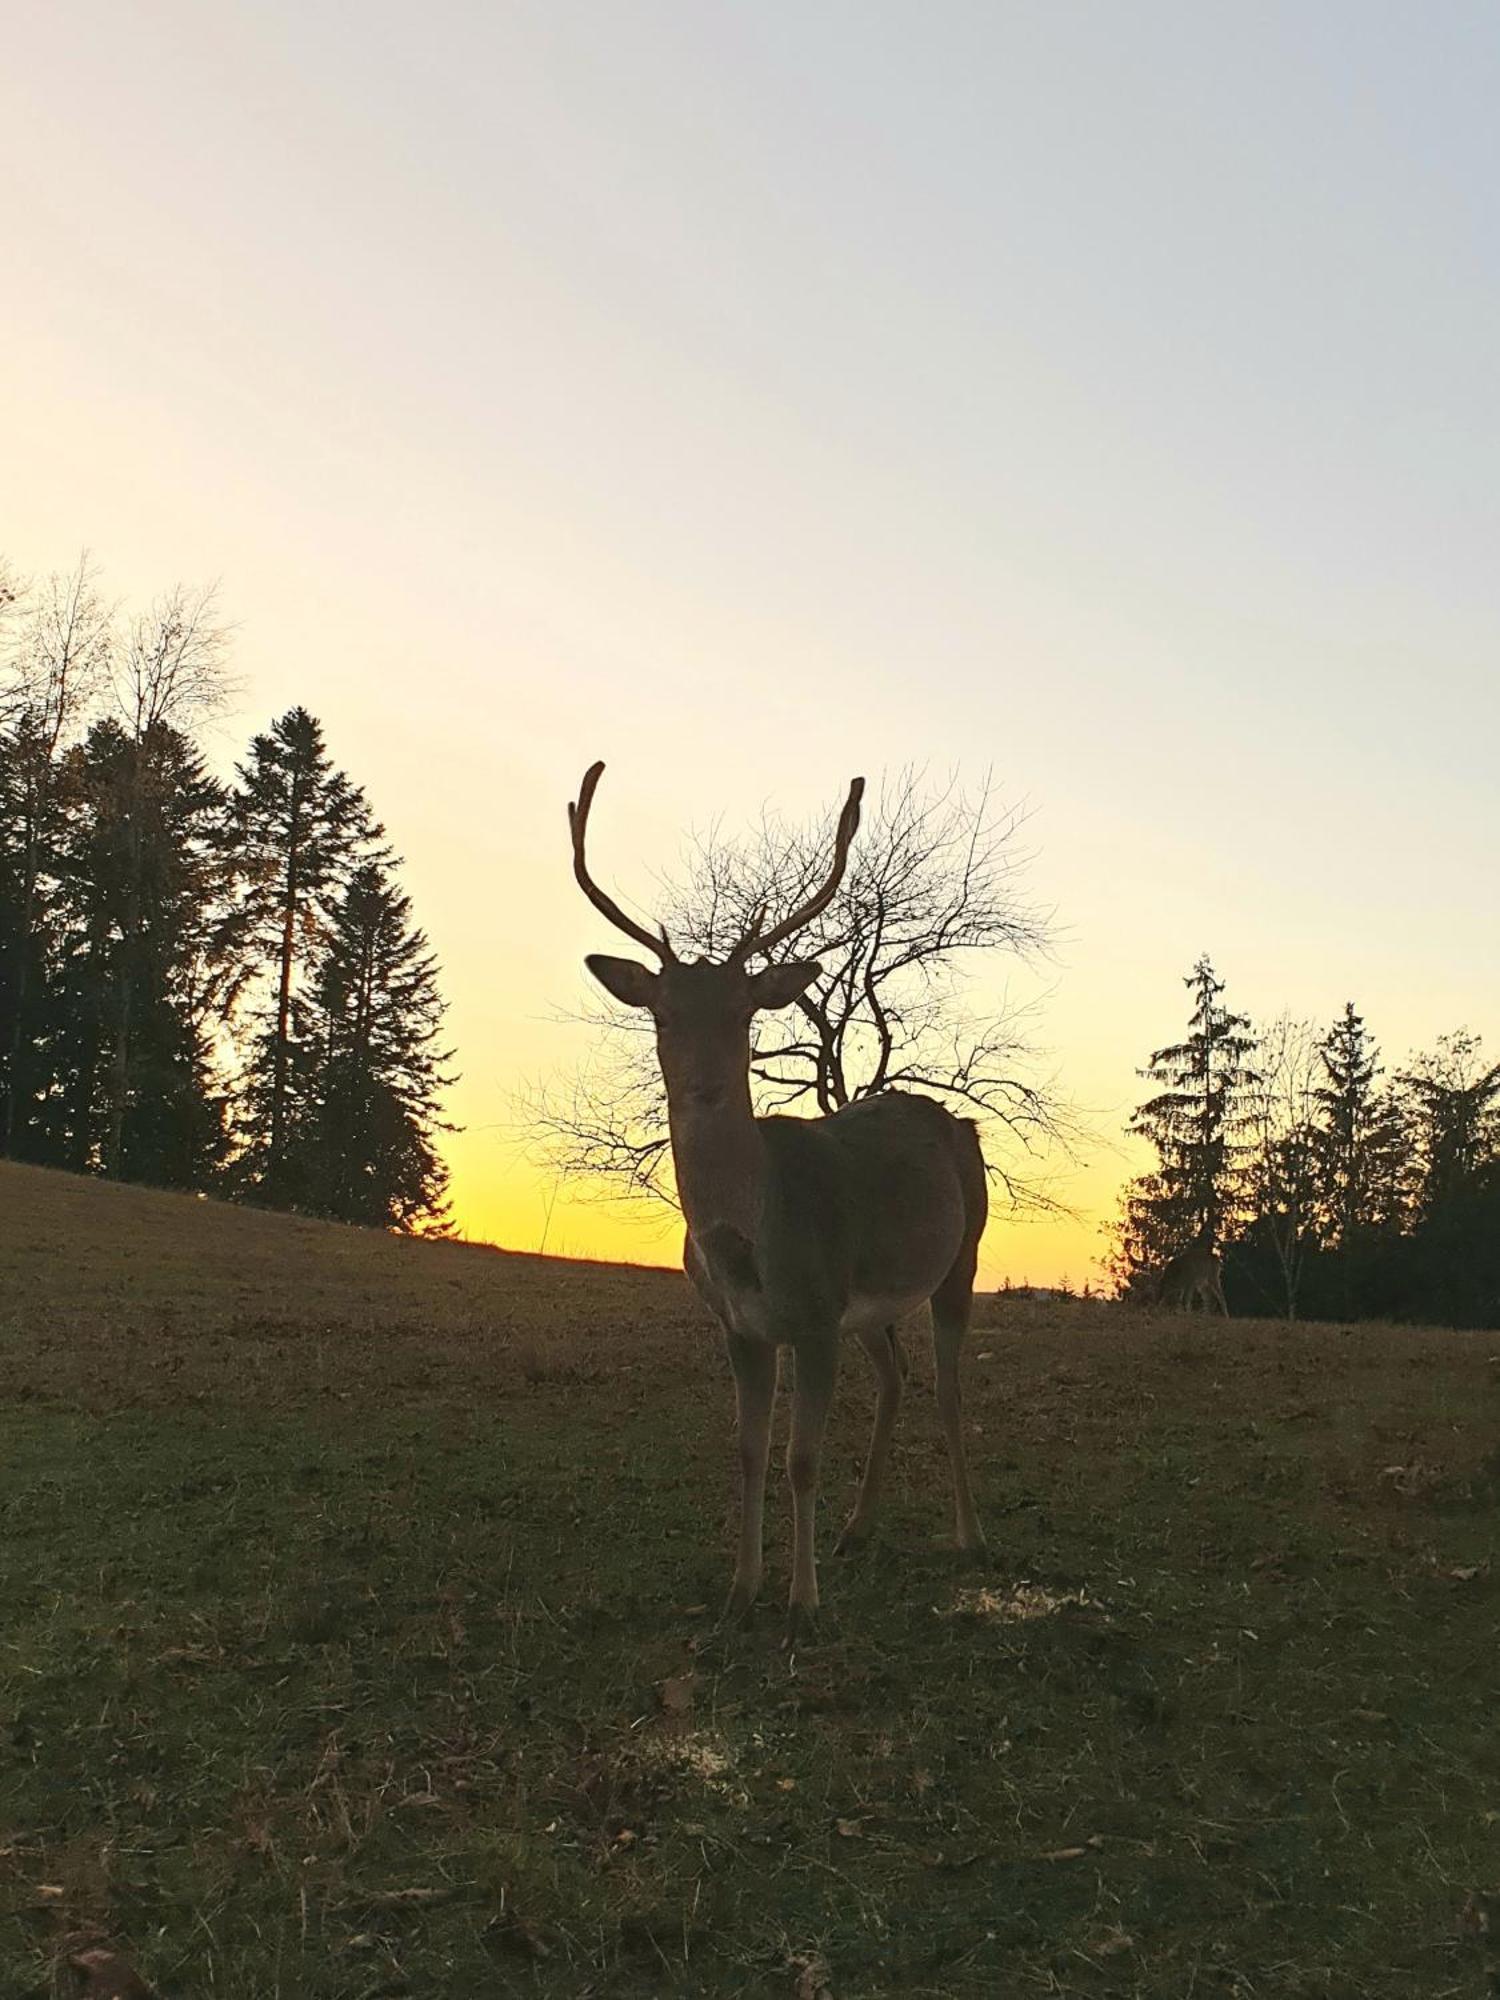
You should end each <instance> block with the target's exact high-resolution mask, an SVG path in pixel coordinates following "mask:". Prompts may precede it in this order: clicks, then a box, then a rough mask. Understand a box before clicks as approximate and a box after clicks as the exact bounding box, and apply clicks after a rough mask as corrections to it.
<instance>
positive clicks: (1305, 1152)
mask: <svg viewBox="0 0 1500 2000" xmlns="http://www.w3.org/2000/svg"><path fill="white" fill-rule="evenodd" d="M1320 1039H1321V1038H1320V1035H1319V1031H1318V1028H1317V1026H1316V1024H1315V1023H1314V1022H1312V1021H1298V1020H1294V1019H1293V1018H1292V1016H1291V1015H1290V1014H1282V1015H1280V1016H1279V1017H1278V1018H1277V1019H1276V1020H1274V1021H1272V1022H1271V1023H1270V1024H1269V1026H1267V1027H1263V1028H1261V1029H1259V1030H1258V1031H1257V1045H1256V1070H1255V1074H1254V1077H1253V1078H1252V1079H1251V1082H1250V1085H1249V1089H1248V1092H1247V1097H1246V1126H1245V1133H1246V1138H1247V1139H1248V1141H1249V1143H1250V1148H1251V1150H1250V1157H1249V1162H1248V1170H1247V1176H1246V1179H1247V1194H1248V1202H1249V1208H1250V1215H1251V1219H1250V1225H1249V1229H1250V1235H1251V1236H1252V1238H1255V1239H1258V1240H1259V1242H1260V1243H1261V1244H1262V1245H1263V1246H1264V1247H1265V1248H1266V1249H1267V1250H1268V1251H1269V1253H1270V1256H1271V1261H1272V1262H1273V1263H1274V1265H1275V1268H1276V1272H1277V1276H1278V1278H1279V1280H1280V1285H1281V1295H1282V1296H1281V1304H1282V1307H1283V1310H1284V1311H1285V1313H1286V1316H1287V1318H1288V1319H1295V1318H1296V1317H1297V1303H1298V1300H1299V1298H1300V1296H1301V1290H1302V1279H1303V1275H1304V1272H1305V1269H1306V1265H1307V1257H1308V1252H1309V1250H1311V1249H1313V1248H1314V1247H1315V1246H1316V1242H1317V1209H1318V1189H1319V1171H1318V1170H1319V1155H1318V1140H1317V1131H1318V1110H1319V1104H1320V1098H1319V1086H1320V1084H1321V1083H1322V1080H1323V1069H1322V1063H1321V1060H1320V1056H1319V1048H1320Z"/></svg>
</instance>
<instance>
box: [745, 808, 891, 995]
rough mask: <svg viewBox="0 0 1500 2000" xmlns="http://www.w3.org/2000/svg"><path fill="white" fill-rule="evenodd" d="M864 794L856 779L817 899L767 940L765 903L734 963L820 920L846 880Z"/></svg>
mask: <svg viewBox="0 0 1500 2000" xmlns="http://www.w3.org/2000/svg"><path fill="white" fill-rule="evenodd" d="M864 792H865V781H864V779H863V778H855V779H854V780H853V782H852V783H851V784H850V786H849V796H848V798H847V799H845V801H844V810H843V811H842V812H841V813H840V814H839V826H838V832H837V833H836V834H835V835H834V839H833V866H832V867H831V868H830V869H829V871H828V879H827V881H826V882H825V883H824V884H823V886H822V888H821V889H819V890H818V892H817V894H816V895H814V896H810V897H809V898H808V900H807V901H806V902H805V903H803V904H802V905H801V907H800V908H799V909H795V910H793V912H792V914H791V915H790V916H789V917H787V918H785V919H784V920H783V921H782V922H781V923H779V924H778V925H777V926H776V928H775V929H774V930H773V931H769V932H768V933H767V934H766V936H765V937H762V936H761V934H760V927H761V925H762V924H763V923H764V922H765V920H766V906H765V904H764V903H762V904H761V906H760V908H759V909H758V910H757V911H756V912H755V915H754V916H753V917H752V918H751V919H750V928H749V930H748V931H746V933H745V935H744V936H743V937H742V938H741V939H740V941H739V943H738V944H737V945H736V946H735V948H734V950H733V951H732V952H731V953H730V954H729V956H730V958H731V960H735V959H738V960H740V961H743V960H745V959H747V958H749V956H750V955H751V953H752V952H771V951H774V950H775V949H776V947H777V945H779V944H784V943H785V942H786V940H787V939H788V938H789V937H790V936H791V935H792V933H793V932H794V931H800V930H801V929H802V926H803V925H804V924H810V923H811V922H812V920H813V918H814V917H820V916H821V915H822V914H823V912H824V911H825V910H826V909H827V908H828V905H829V904H830V903H831V902H832V901H833V898H834V894H835V892H836V891H837V889H838V886H839V884H840V882H842V881H843V879H844V868H845V865H846V863H847V862H848V859H849V844H850V842H851V841H852V840H853V838H854V836H855V833H856V832H857V831H858V829H859V802H860V800H861V799H862V798H863V797H864Z"/></svg>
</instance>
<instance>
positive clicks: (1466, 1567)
mask: <svg viewBox="0 0 1500 2000" xmlns="http://www.w3.org/2000/svg"><path fill="white" fill-rule="evenodd" d="M1481 1567H1482V1565H1481V1564H1479V1563H1464V1564H1462V1565H1460V1566H1459V1567H1458V1568H1456V1569H1450V1570H1449V1572H1448V1574H1449V1576H1451V1577H1452V1578H1453V1581H1454V1582H1455V1583H1472V1582H1473V1581H1474V1579H1475V1577H1476V1576H1478V1574H1479V1572H1480V1569H1481Z"/></svg>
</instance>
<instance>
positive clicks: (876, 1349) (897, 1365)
mask: <svg viewBox="0 0 1500 2000" xmlns="http://www.w3.org/2000/svg"><path fill="white" fill-rule="evenodd" d="M859 1344H860V1346H861V1347H862V1348H863V1349H864V1350H865V1353H866V1354H868V1355H869V1357H870V1360H871V1363H872V1364H873V1366H874V1369H875V1375H876V1381H877V1384H878V1387H877V1394H876V1401H875V1427H874V1429H873V1430H872V1431H871V1433H870V1452H869V1456H868V1457H867V1458H866V1460H865V1476H864V1478H863V1479H862V1480H861V1481H860V1485H859V1498H858V1499H857V1500H856V1501H855V1503H854V1512H853V1513H852V1514H851V1515H850V1516H849V1519H848V1520H847V1522H845V1524H844V1532H843V1533H842V1534H841V1535H840V1536H839V1538H838V1542H837V1543H836V1545H835V1547H834V1554H835V1555H843V1554H845V1553H846V1552H847V1551H848V1550H850V1549H852V1548H855V1547H856V1546H857V1545H858V1544H859V1543H860V1542H862V1541H863V1540H864V1538H865V1536H866V1535H868V1534H869V1532H870V1526H871V1523H872V1522H873V1521H874V1518H875V1508H876V1504H877V1502H878V1501H879V1499H880V1489H881V1486H882V1485H883V1484H884V1481H885V1469H886V1465H887V1463H888V1462H889V1460H890V1455H891V1433H892V1431H894V1429H895V1428H896V1412H897V1411H898V1410H899V1409H900V1407H901V1389H902V1384H903V1383H904V1381H905V1378H906V1369H905V1366H904V1363H905V1360H906V1356H905V1355H904V1354H903V1353H902V1352H901V1345H900V1342H899V1341H898V1340H897V1338H896V1329H895V1327H893V1326H869V1327H866V1328H865V1330H864V1331H863V1333H861V1334H860V1336H859Z"/></svg>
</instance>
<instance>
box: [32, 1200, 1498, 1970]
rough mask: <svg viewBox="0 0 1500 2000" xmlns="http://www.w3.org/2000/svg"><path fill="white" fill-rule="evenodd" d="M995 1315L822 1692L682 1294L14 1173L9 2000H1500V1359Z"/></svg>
mask: <svg viewBox="0 0 1500 2000" xmlns="http://www.w3.org/2000/svg"><path fill="white" fill-rule="evenodd" d="M980 1322H981V1323H980V1326H979V1328H978V1329H977V1331H976V1337H975V1340H974V1343H973V1351H972V1354H971V1358H970V1366H969V1369H968V1380H969V1384H970V1401H969V1409H970V1415H971V1418H972V1423H973V1428H974V1432H975V1436H974V1439H973V1446H972V1450H973V1457H974V1460H975V1471H976V1482H977V1485H978V1489H979V1495H980V1502H981V1507H982V1510H983V1512H984V1515H985V1519H986V1523H987V1527H988V1530H989V1534H990V1540H991V1551H992V1553H991V1555H990V1556H989V1558H987V1559H986V1560H985V1561H984V1562H982V1563H979V1564H977V1565H976V1564H969V1565H964V1564H962V1563H961V1562H960V1561H959V1559H958V1558H956V1557H955V1556H953V1555H951V1554H949V1553H947V1552H945V1551H944V1549H943V1547H942V1545H941V1537H942V1535H943V1533H944V1532H945V1531H946V1528H947V1521H948V1492H947V1483H946V1471H945V1468H944V1464H943V1460H942V1454H941V1445H940V1440H939V1434H938V1429H937V1424H936V1419H935V1414H934V1411H933V1409H932V1404H931V1398H930V1395H929V1394H927V1393H926V1389H925V1384H926V1381H927V1378H928V1372H929V1371H928V1370H927V1367H926V1356H925V1352H924V1348H925V1342H924V1341H923V1340H921V1339H917V1340H914V1341H913V1342H912V1345H913V1348H914V1351H915V1354H916V1356H917V1361H918V1368H917V1375H916V1378H915V1380H914V1390H915V1393H914V1394H913V1396H912V1398H911V1401H910V1404H909V1406H908V1409H907V1411H906V1412H905V1413H904V1416H903V1437H902V1441H901V1443H900V1445H899V1447H898V1460H897V1465H896V1468H895V1472H894V1476H893V1481H892V1488H891V1491H890V1494H889V1498H888V1502H887V1507H886V1513H885V1516H884V1519H883V1523H882V1530H881V1532H880V1533H879V1535H878V1536H877V1540H876V1542H875V1545H874V1546H873V1547H872V1548H871V1549H870V1550H869V1551H868V1552H867V1553H864V1554H861V1555H860V1556H858V1557H856V1558H853V1559H850V1560H849V1561H847V1562H835V1561H833V1560H832V1559H827V1560H825V1562H824V1565H823V1583H824V1595H825V1600H826V1607H827V1608H826V1611H825V1620H824V1627H823V1630H822V1633H821V1634H820V1639H819V1643H818V1644H817V1645H816V1646H815V1647H813V1648H812V1649H810V1650H809V1651H807V1652H806V1653H804V1654H803V1655H802V1656H801V1657H800V1658H799V1659H798V1660H797V1661H796V1662H795V1668H794V1670H791V1669H789V1668H788V1665H787V1663H786V1662H785V1661H784V1660H783V1659H782V1658H781V1656H780V1654H779V1653H778V1651H777V1649H776V1637H777V1634H778V1630H779V1602H778V1598H779V1595H780V1593H781V1591H783V1590H784V1587H785V1577H786V1559H787V1518H786V1507H785V1502H784V1499H783V1496H782V1493H781V1491H780V1486H779V1482H778V1483H777V1485H776V1487H775V1488H774V1489H773V1498H772V1504H771V1507H770V1510H769V1513H770V1525H769V1531H768V1551H769V1556H770V1567H771V1589H770V1594H769V1597H768V1602H767V1606H766V1608H765V1611H764V1614H763V1616H762V1618H761V1619H760V1621H759V1622H758V1623H757V1624H756V1625H755V1627H754V1628H753V1629H752V1630H751V1631H749V1632H748V1633H746V1634H744V1635H743V1636H740V1637H737V1638H736V1639H735V1640H734V1641H732V1642H725V1641H723V1640H721V1639H719V1638H717V1637H715V1636H714V1635H713V1633H712V1632H711V1630H710V1627H711V1624H712V1618H711V1609H712V1608H713V1607H716V1606H717V1604H718V1602H719V1599H720V1597H721V1595H722V1592H723V1590H724V1588H725V1585H726V1583H727V1577H728V1538H727V1523H728V1518H729V1509H730V1504H731V1476H730V1458H729V1445H730V1436H731V1399H730V1392H729V1386H728V1381H727V1374H726V1370H725V1368H724V1366H723V1364H722V1361H721V1359H720V1357H719V1353H718V1349H717V1346H716V1344H715V1341H714V1338H713V1336H712V1332H711V1329H710V1328H709V1327H708V1325H707V1323H706V1322H705V1320H704V1317H703V1315H702V1313H701V1311H700V1310H699V1308H698V1307H697V1305H696V1304H695V1302H694V1301H693V1299H692V1298H691V1295H690V1294H689V1292H688V1290H687V1287H686V1285H685V1282H684V1281H683V1280H682V1279H681V1278H680V1277H677V1276H675V1275H673V1274H668V1273H662V1272H657V1271H649V1270H631V1269H618V1268H605V1267H597V1266H587V1265H578V1264H570V1263H567V1262H564V1261H561V1260H555V1259H541V1258H534V1257H518V1256H508V1255H505V1254H503V1253H500V1252H496V1251H491V1250H484V1249H478V1248H473V1247H468V1246H462V1245H447V1244H424V1243H406V1242H400V1241H396V1240H393V1239H390V1238H385V1237H380V1236H373V1235H369V1234H366V1233H363V1232H359V1231H353V1230H347V1229H342V1228H339V1227H336V1226H332V1225H327V1224H319V1223H310V1222H304V1221H300V1220H296V1219H288V1218H285V1217H276V1216H269V1215H260V1214H256V1213H253V1212H249V1211H243V1210H235V1209H229V1208H225V1207H221V1206H218V1205H216V1204H213V1203H208V1202H200V1201H195V1200H192V1199H189V1198H182V1197H174V1196H168V1195H159V1194H153V1193H149V1192H144V1191H141V1190H134V1189H121V1188H113V1187H108V1186H104V1185H101V1184H98V1183H95V1182H87V1181H79V1180H74V1179H71V1178H69V1177H66V1176H62V1175H55V1174H46V1173H39V1172H34V1171H30V1170H26V1169H20V1168H16V1167H11V1166H6V1165H4V1164H3V1163H0V1992H3V1993H5V1994H7V1995H9V1994H17V1995H22V1996H26V1995H34V1996H37V1997H38V2000H40V1996H44V1995H45V1996H51V1995H53V1994H54V1993H57V1992H66V1991H68V1990H69V1987H68V1983H67V1982H68V1980H69V1978H70V1977H72V1976H73V1975H71V1974H70V1972H69V1969H68V1967H69V1959H70V1956H71V1955H72V1954H75V1953H76V1952H77V1951H78V1950H79V1949H80V1948H82V1947H85V1946H89V1945H102V1944H106V1943H107V1944H108V1945H109V1946H110V1947H111V1948H112V1949H114V1950H117V1951H118V1952H119V1953H121V1954H122V1955H124V1956H125V1957H126V1958H127V1959H128V1960H129V1962H130V1963H132V1964H133V1965H135V1966H136V1967H137V1968H138V1969H139V1970H140V1971H141V1972H142V1973H143V1974H144V1975H146V1976H147V1977H148V1978H149V1979H150V1980H151V1982H152V1983H153V1985H154V1986H155V1987H156V1988H157V1989H158V1990H159V1992H160V1993H161V1994H163V1995H164V1996H172V1995H180V1996H189V1995H191V1996H199V1995H206V1994H213V1995H225V1996H246V2000H249V1996H252V1995H253V1996H255V1997H256V2000H272V1996H286V2000H321V1996H329V2000H333V1996H339V1997H340V2000H343V1996H348V2000H356V1996H359V1997H360V2000H376V1996H379V1995H396V1994H402V1993H411V1994H413V1995H424V1996H425V1995H437V1996H447V1995H453V1996H460V1995H462V1996H472V1995H489V1994H503V1993H512V1992H515V1993H537V1994H546V1995H559V1996H561V1995H568V1996H576V1995H582V1994H598V1995H613V1994H620V1995H637V1994H638V1995H655V1994H678V1993H681V1994H702V1995H714V1996H717V1995H762V1994H764V1995H768V1996H769V1995H777V1996H787V1997H788V2000H819V1996H823V1995H832V1996H835V2000H854V1996H866V1995H877V1994H902V1995H930V1996H948V1995H970V1994H972V1995H980V1994H983V1995H997V1994H998V1995H1010V1994H1028V1993H1050V1994H1058V1995H1068V1994H1077V1995H1097V1996H1107V1995H1109V1996H1126V1995H1131V1996H1135V1995H1142V1996H1146V1995H1149V1996H1161V2000H1168V1996H1171V2000H1183V1996H1185V1995H1187V1994H1189V1993H1191V1994H1194V1995H1199V1996H1209V1995H1216V1996H1240V2000H1257V1996H1275V2000H1302V1996H1312V1995H1318V1996H1328V2000H1335V1997H1336V1996H1347V2000H1355V1996H1359V2000H1369V1996H1387V1995H1388V1996H1391V2000H1395V1996H1398V1995H1399V1996H1401V2000H1410V1997H1411V1996H1413V1995H1424V1996H1438V1995H1454V1996H1457V1995H1464V1996H1468V1995H1475V1996H1478V1995H1481V1994H1484V1993H1486V1992H1489V1991H1491V1990H1492V1989H1491V1986H1490V1983H1489V1982H1490V1980H1491V1978H1492V1975H1493V1970H1494V1969H1493V1967H1492V1966H1491V1965H1490V1963H1489V1961H1488V1959H1487V1956H1486V1953H1487V1948H1488V1947H1487V1940H1486V1938H1485V1936H1484V1935H1483V1934H1482V1922H1483V1920H1484V1919H1485V1918H1486V1917H1487V1915H1488V1913H1489V1905H1488V1903H1487V1902H1486V1901H1485V1894H1486V1892H1497V1891H1500V1747H1497V1741H1496V1736H1495V1731H1494V1715H1495V1704H1496V1697H1497V1695H1500V1670H1497V1665H1496V1660H1497V1647H1496V1640H1495V1631H1496V1611H1497V1589H1496V1571H1495V1553H1496V1523H1497V1504H1500V1352H1497V1350H1500V1336H1496V1335H1493V1334H1478V1335H1474V1334H1453V1333H1444V1332H1432V1331H1421V1330H1410V1329H1403V1330H1395V1329H1390V1328H1359V1329H1354V1330H1350V1329H1344V1328H1339V1327H1297V1328H1291V1329H1288V1328H1284V1327H1279V1326H1267V1325H1250V1324H1246V1323H1232V1324H1230V1325H1227V1326H1226V1325H1222V1324H1219V1323H1216V1322H1199V1321H1190V1320H1185V1319H1163V1320H1161V1321H1155V1322H1153V1321H1150V1320H1144V1319H1138V1318H1129V1317H1125V1316H1122V1315H1117V1314H1115V1313H1114V1312H1112V1311H1110V1310H1108V1309H1105V1308H1098V1307H1096V1308H1092V1309H1089V1308H1085V1307H1079V1308H1061V1307H1056V1308H1053V1307H1035V1308H1023V1307H1020V1306H1017V1305H1013V1304H1012V1305H1004V1304H1002V1302H999V1301H993V1300H991V1301H986V1302H985V1303H984V1306H983V1308H982V1311H981V1314H980ZM870 1407H871V1395H870V1386H869V1382H868V1380H867V1376H866V1372H865V1370H864V1366H863V1362H862V1358H861V1357H860V1356H859V1355H858V1354H851V1356H850V1357H849V1360H848V1364H847V1367H846V1371H845V1376H844V1381H843V1384H842V1387H841V1394H840V1404H839V1410H838V1415H837V1418H836V1421H835V1425H834V1430H833V1434H832V1437H831V1443H830V1452H829V1460H828V1471H827V1481H826V1490H827V1494H828V1504H827V1508H826V1512H825V1525H827V1526H828V1527H830V1528H831V1527H832V1526H833V1525H836V1523H837V1520H838V1519H839V1518H841V1516H842V1512H843V1510H844V1508H845V1507H846V1505H847V1502H848V1500H849V1498H850V1495H851V1493H852V1488H853V1483H854V1479H855V1476H856V1472H857V1466H858V1462H859V1458H860V1454H861V1452H862V1448H863V1441H864V1435H865V1431H866V1428H867V1425H868V1421H869V1414H870ZM823 1540H824V1544H825V1546H826V1544H827V1542H828V1541H829V1540H831V1534H828V1535H825V1536H824V1538H823ZM705 1607H710V1610H709V1611H706V1610H705ZM1495 1918H1496V1922H1497V1924H1500V1898H1497V1904H1496V1910H1495Z"/></svg>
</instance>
